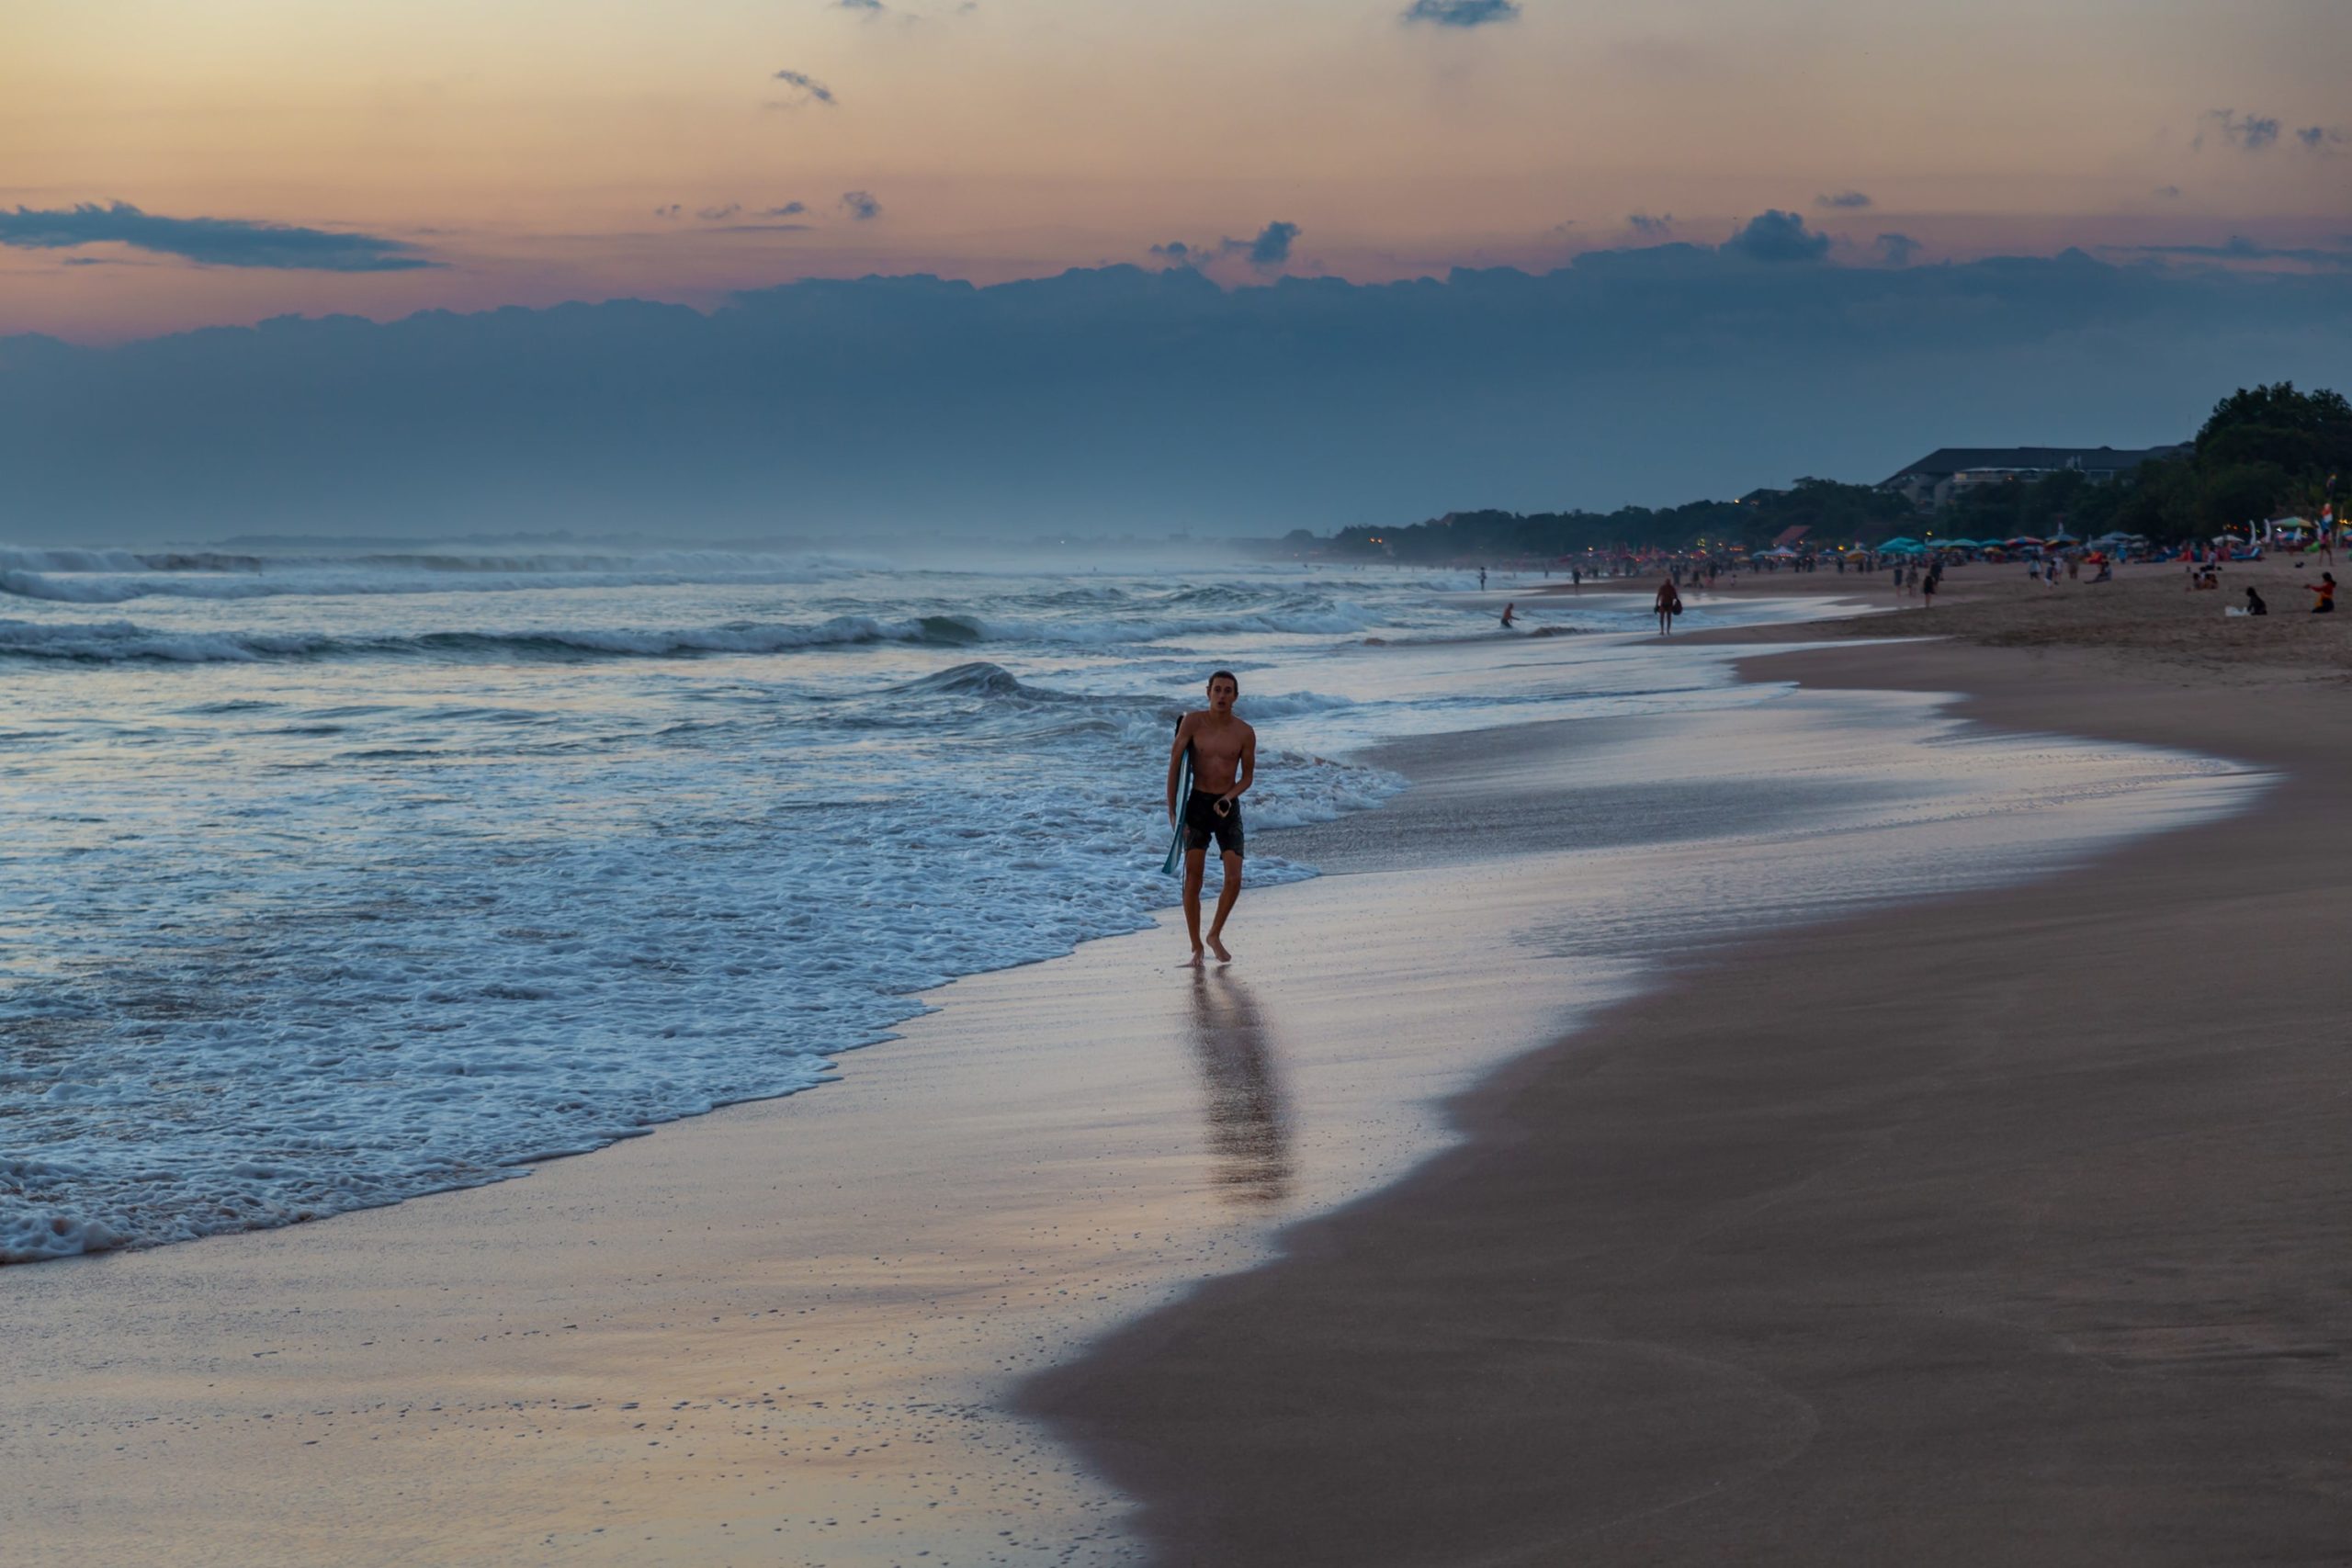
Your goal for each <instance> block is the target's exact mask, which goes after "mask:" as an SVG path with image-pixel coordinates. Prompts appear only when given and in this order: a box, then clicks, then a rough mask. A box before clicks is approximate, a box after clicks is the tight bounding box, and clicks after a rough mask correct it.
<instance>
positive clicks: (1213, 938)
mask: <svg viewBox="0 0 2352 1568" xmlns="http://www.w3.org/2000/svg"><path fill="white" fill-rule="evenodd" d="M1209 951H1210V952H1211V953H1216V961H1217V962H1218V963H1219V964H1230V963H1232V962H1233V954H1231V953H1227V952H1226V950H1225V943H1224V942H1220V941H1218V940H1217V934H1216V932H1215V931H1211V932H1209ZM1200 961H1201V955H1200V954H1199V953H1194V954H1193V963H1195V964H1198V963H1199V962H1200Z"/></svg>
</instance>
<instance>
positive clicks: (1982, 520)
mask: <svg viewBox="0 0 2352 1568" xmlns="http://www.w3.org/2000/svg"><path fill="white" fill-rule="evenodd" d="M2339 473H2347V474H2352V403H2347V402H2346V400H2345V399H2344V397H2343V395H2342V394H2341V393H2338V392H2334V391H2330V390H2327V389H2318V390H2314V391H2310V392H2301V391H2298V390H2296V389H2295V388H2294V386H2293V385H2292V384H2291V383H2290V382H2285V381H2281V382H2279V383H2278V384H2277V385H2275V386H2267V387H2254V388H2250V389H2249V388H2240V389H2238V390H2237V391H2235V392H2233V393H2232V394H2231V395H2230V396H2228V397H2226V398H2223V399H2222V400H2221V401H2220V402H2218V403H2216V404H2214V406H2213V412H2212V414H2211V417H2209V418H2208V419H2207V420H2206V421H2205V423H2204V425H2203V426H2202V427H2201V428H2200V429H2199V431H2198V433H2197V439H2196V442H2195V443H2194V444H2193V445H2192V446H2190V447H2189V448H2188V451H2186V452H2185V453H2184V454H2182V455H2181V456H2180V457H2177V458H2174V459H2166V460H2160V461H2156V462H2152V463H2147V464H2144V465H2143V466H2142V467H2141V468H2138V469H2137V470H2135V471H2134V472H2132V473H2131V474H2128V475H2124V476H2122V477H2120V478H2119V479H2115V480H2113V481H2112V482H2109V483H2105V484H2100V483H2097V482H2094V481H2093V480H2092V479H2089V478H2088V477H2087V476H2086V475H2083V474H2080V473H2073V472H2064V473H2055V474H2051V475H2048V476H2046V477H2044V478H2041V479H2011V480H2007V481H2005V482H2001V483H1996V484H1982V485H1973V486H1970V487H1968V488H1966V489H1964V490H1962V491H1961V492H1960V494H1959V495H1958V497H1957V498H1955V500H1954V501H1953V502H1951V504H1950V505H1948V506H1946V507H1944V508H1943V509H1941V510H1940V511H1938V512H1935V513H1923V512H1921V511H1919V510H1918V509H1917V508H1915V507H1914V506H1912V504H1911V503H1910V502H1907V501H1905V499H1904V498H1903V497H1901V496H1899V495H1893V494H1889V493H1886V492H1884V491H1880V490H1878V489H1877V488H1876V487H1874V486H1871V485H1856V484H1844V483H1841V482H1839V481H1838V480H1836V479H1812V478H1807V479H1798V480H1797V481H1796V482H1795V483H1794V484H1792V485H1791V486H1790V487H1789V488H1788V489H1786V490H1765V491H1755V492H1753V493H1752V494H1749V495H1747V496H1743V497H1741V498H1740V499H1739V500H1737V501H1694V502H1687V503H1685V504H1684V505H1681V506H1672V507H1664V508H1651V507H1645V506H1628V507H1622V508H1620V509H1618V510H1617V511H1614V512H1583V511H1576V512H1524V513H1522V512H1501V511H1492V510H1489V511H1479V512H1455V513H1447V514H1446V515H1445V516H1443V517H1438V518H1432V519H1430V521H1428V522H1425V523H1416V524H1411V525H1407V526H1404V527H1394V528H1384V527H1380V526H1377V525H1364V526H1360V527H1353V528H1343V529H1341V530H1340V531H1339V532H1338V533H1336V534H1334V535H1333V536H1331V538H1330V540H1329V542H1328V545H1327V546H1326V548H1327V550H1328V552H1329V554H1332V555H1335V556H1341V557H1374V556H1377V557H1384V558H1387V557H1393V558H1397V559H1399V560H1418V561H1453V560H1464V559H1503V558H1528V557H1533V558H1551V557H1556V556H1576V555H1582V554H1584V553H1586V552H1588V551H1594V552H1599V553H1601V554H1613V553H1619V552H1623V551H1628V550H1631V551H1641V550H1651V549H1666V550H1690V549H1702V548H1703V549H1723V548H1737V549H1750V550H1752V549H1758V548H1761V547H1766V546H1769V545H1770V543H1771V542H1772V541H1773V540H1774V539H1776V538H1779V537H1780V536H1781V535H1782V534H1783V533H1785V532H1786V531H1787V530H1788V529H1790V528H1792V527H1796V526H1800V525H1801V526H1803V527H1804V528H1805V529H1806V533H1805V535H1804V542H1805V543H1806V544H1810V545H1815V546H1827V545H1833V544H1853V543H1857V542H1860V543H1862V544H1878V543H1882V542H1883V541H1885V540H1887V539H1890V538H1893V537H1894V536H1897V535H1911V536H1918V535H1921V534H1923V533H1924V532H1925V531H1926V530H1928V529H1929V528H1932V529H1933V530H1934V531H1935V532H1936V533H1937V534H1938V535H1939V536H1943V537H1947V538H1973V539H1983V538H2004V539H2006V538H2014V537H2016V536H2018V535H2024V534H2030V535H2032V536H2036V537H2044V538H2046V537H2048V536H2050V535H2052V534H2054V533H2057V532H2059V531H2060V530H2061V529H2064V530H2065V531H2066V532H2069V533H2072V534H2075V535H2076V536H2080V537H2084V538H2089V537H2094V536H2098V535H2100V534H2106V533H2110V532H2120V533H2126V534H2144V535H2146V536H2148V537H2149V538H2150V539H2153V540H2155V541H2157V542H2158V543H2167V544H2168V543H2176V542H2178V541H2181V540H2185V539H2190V538H2208V537H2211V536H2213V535H2215V534H2218V533H2220V532H2222V530H2224V529H2226V528H2242V527H2244V525H2246V524H2247V523H2249V522H2260V521H2262V520H2264V519H2266V518H2270V517H2275V516H2278V515H2280V514H2281V513H2300V514H2301V515H2303V516H2307V517H2316V516H2317V515H2318V514H2319V510H2320V507H2321V506H2322V505H2323V504H2324V502H2325V501H2326V499H2327V492H2328V486H2329V484H2330V481H2331V479H2332V477H2333V476H2335V475H2336V474H2339ZM1286 543H1288V544H1290V545H1293V546H1305V545H1307V544H1309V543H1314V544H1324V541H1320V540H1317V539H1315V538H1314V536H1312V535H1310V534H1307V533H1306V531H1305V530H1303V529H1302V530H1299V531H1297V532H1295V533H1294V534H1292V535H1291V536H1290V537H1289V539H1288V540H1287V541H1286Z"/></svg>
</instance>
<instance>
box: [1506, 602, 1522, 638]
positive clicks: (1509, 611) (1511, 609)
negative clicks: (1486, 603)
mask: <svg viewBox="0 0 2352 1568" xmlns="http://www.w3.org/2000/svg"><path fill="white" fill-rule="evenodd" d="M1518 611H1519V606H1518V605H1517V604H1506V605H1504V606H1503V630H1505V631H1509V630H1510V623H1511V617H1512V616H1513V615H1516V614H1517V613H1518Z"/></svg>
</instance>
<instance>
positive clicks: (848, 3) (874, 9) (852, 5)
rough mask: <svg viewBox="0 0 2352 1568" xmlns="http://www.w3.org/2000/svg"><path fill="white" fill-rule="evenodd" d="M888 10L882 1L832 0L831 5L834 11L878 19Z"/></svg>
mask: <svg viewBox="0 0 2352 1568" xmlns="http://www.w3.org/2000/svg"><path fill="white" fill-rule="evenodd" d="M889 8H890V7H889V6H885V5H884V4H882V0H833V4H832V9H834V10H836V11H856V12H860V13H862V14H864V15H865V16H868V17H878V16H880V15H881V14H882V13H883V12H885V11H887V10H888V9H889Z"/></svg>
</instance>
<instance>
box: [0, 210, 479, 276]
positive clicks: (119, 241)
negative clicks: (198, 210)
mask: <svg viewBox="0 0 2352 1568" xmlns="http://www.w3.org/2000/svg"><path fill="white" fill-rule="evenodd" d="M106 244H115V245H129V246H130V248H131V249H133V250H138V251H149V252H152V253H153V254H157V255H167V256H178V257H180V258H181V259H183V260H185V261H192V262H194V263H196V264H197V265H199V266H248V267H266V268H271V269H274V270H277V271H286V272H413V271H415V270H416V269H417V268H419V267H428V266H439V265H443V264H442V263H440V262H436V261H433V260H431V259H429V258H427V257H426V256H424V255H422V254H419V253H418V251H417V247H415V246H414V245H412V244H409V243H406V242H405V241H401V240H388V239H384V238H383V237H381V236H379V235H376V234H347V233H338V232H336V231H333V230H328V229H303V228H298V227H295V226H293V225H291V224H285V223H259V222H254V221H251V220H246V219H243V218H165V217H163V216H161V215H159V214H156V213H150V212H142V211H141V210H140V209H138V208H136V207H133V206H131V205H130V203H129V202H127V201H117V202H95V201H92V202H79V203H76V204H75V205H74V206H72V207H67V208H56V209H50V210H46V211H41V210H36V209H32V208H29V207H19V208H17V209H15V210H14V211H13V212H12V211H6V210H0V245H13V246H15V247H17V248H18V249H20V250H34V251H55V250H73V249H76V248H78V247H80V246H83V245H106Z"/></svg>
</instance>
